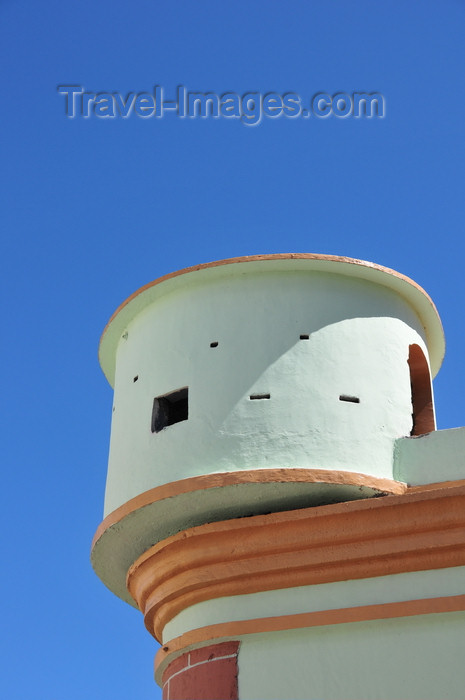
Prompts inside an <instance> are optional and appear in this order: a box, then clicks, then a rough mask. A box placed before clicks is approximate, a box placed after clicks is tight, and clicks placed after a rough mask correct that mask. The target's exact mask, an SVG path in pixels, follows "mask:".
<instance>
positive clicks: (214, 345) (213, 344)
mask: <svg viewBox="0 0 465 700" xmlns="http://www.w3.org/2000/svg"><path fill="white" fill-rule="evenodd" d="M210 347H211V348H217V347H218V341H217V340H215V341H214V342H213V343H210Z"/></svg>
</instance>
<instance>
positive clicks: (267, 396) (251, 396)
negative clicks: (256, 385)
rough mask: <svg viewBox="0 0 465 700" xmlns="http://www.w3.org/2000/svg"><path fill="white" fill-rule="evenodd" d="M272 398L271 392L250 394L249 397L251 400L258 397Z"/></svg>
mask: <svg viewBox="0 0 465 700" xmlns="http://www.w3.org/2000/svg"><path fill="white" fill-rule="evenodd" d="M269 398H271V395H270V394H250V396H249V399H250V400H251V401H254V400H256V399H269Z"/></svg>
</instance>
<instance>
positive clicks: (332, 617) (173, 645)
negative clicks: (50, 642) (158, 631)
mask: <svg viewBox="0 0 465 700" xmlns="http://www.w3.org/2000/svg"><path fill="white" fill-rule="evenodd" d="M463 610H465V595H457V596H446V597H440V598H425V599H421V600H418V599H417V600H407V601H403V602H396V603H383V604H379V605H364V606H360V607H354V608H341V609H336V610H324V611H322V612H311V613H300V614H297V615H282V616H279V617H266V618H260V619H257V620H241V621H239V622H226V623H221V624H217V625H210V626H208V627H201V628H199V629H196V630H192V631H191V632H187V633H186V634H183V635H181V636H180V637H176V638H175V639H172V640H171V641H170V642H168V643H167V644H165V645H163V646H162V648H161V649H159V651H158V653H157V655H156V657H155V678H156V680H157V682H158V683H160V682H161V678H162V675H163V672H164V670H165V668H166V667H167V666H168V664H170V663H171V662H172V661H173V660H174V659H175V658H176V657H177V656H180V655H181V654H183V653H185V651H186V649H193V648H199V647H202V646H207V645H209V644H211V643H212V640H215V642H216V643H220V642H222V641H228V640H231V639H240V638H241V637H244V636H245V635H249V634H260V633H264V632H280V631H284V630H292V629H302V628H305V627H316V626H323V625H339V624H347V623H352V622H367V621H369V620H387V619H392V618H396V617H411V616H414V615H430V614H434V613H447V612H460V611H463Z"/></svg>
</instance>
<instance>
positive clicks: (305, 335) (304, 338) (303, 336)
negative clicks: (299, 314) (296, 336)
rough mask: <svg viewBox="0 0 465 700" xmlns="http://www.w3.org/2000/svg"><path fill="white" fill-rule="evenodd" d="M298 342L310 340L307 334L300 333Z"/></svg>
mask: <svg viewBox="0 0 465 700" xmlns="http://www.w3.org/2000/svg"><path fill="white" fill-rule="evenodd" d="M300 340H310V336H309V335H308V334H307V333H302V335H301V336H300Z"/></svg>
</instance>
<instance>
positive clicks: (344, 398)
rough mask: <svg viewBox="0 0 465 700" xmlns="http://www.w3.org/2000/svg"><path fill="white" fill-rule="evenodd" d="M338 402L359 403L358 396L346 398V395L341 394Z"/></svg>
mask: <svg viewBox="0 0 465 700" xmlns="http://www.w3.org/2000/svg"><path fill="white" fill-rule="evenodd" d="M339 401H349V403H360V399H359V398H358V396H347V394H341V395H340V397H339Z"/></svg>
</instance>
